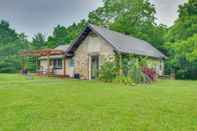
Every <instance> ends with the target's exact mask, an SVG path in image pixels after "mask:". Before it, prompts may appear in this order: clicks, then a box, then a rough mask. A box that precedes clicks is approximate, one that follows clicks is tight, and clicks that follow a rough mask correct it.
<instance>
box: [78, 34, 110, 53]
mask: <svg viewBox="0 0 197 131" xmlns="http://www.w3.org/2000/svg"><path fill="white" fill-rule="evenodd" d="M79 50H83V52H86V53H87V54H94V53H99V54H102V55H106V54H107V55H111V54H113V47H112V46H111V45H110V44H108V43H107V42H106V41H105V40H103V39H102V38H101V37H100V36H98V35H97V34H95V33H94V32H89V34H88V35H87V36H86V38H85V39H84V40H83V41H81V44H80V45H79V46H78V48H77V49H76V51H75V53H76V52H78V51H79ZM80 52H81V51H80Z"/></svg>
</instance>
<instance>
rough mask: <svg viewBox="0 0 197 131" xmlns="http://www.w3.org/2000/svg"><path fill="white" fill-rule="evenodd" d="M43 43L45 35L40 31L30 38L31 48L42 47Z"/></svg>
mask: <svg viewBox="0 0 197 131" xmlns="http://www.w3.org/2000/svg"><path fill="white" fill-rule="evenodd" d="M45 44H46V40H45V36H44V35H43V34H42V33H38V34H36V35H35V36H34V37H33V38H32V46H33V49H41V48H44V47H45Z"/></svg>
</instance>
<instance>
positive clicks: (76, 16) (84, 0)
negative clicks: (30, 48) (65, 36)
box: [0, 0, 186, 38]
mask: <svg viewBox="0 0 197 131" xmlns="http://www.w3.org/2000/svg"><path fill="white" fill-rule="evenodd" d="M150 1H151V2H152V3H153V4H155V7H156V10H157V14H156V17H157V18H158V23H162V24H166V25H168V26H170V25H172V24H173V22H174V20H175V19H176V18H177V9H178V5H180V4H183V3H184V1H186V0H150ZM99 6H102V0H0V20H2V19H3V20H7V21H9V23H10V25H11V27H12V28H14V29H15V30H16V31H17V32H24V33H25V34H26V35H27V36H28V37H29V38H30V37H32V36H33V35H34V34H36V33H38V32H42V33H44V34H45V35H46V36H48V35H50V34H51V33H52V31H53V28H54V27H55V26H56V25H58V24H60V25H64V26H69V25H71V24H72V23H73V22H78V21H80V20H81V19H83V18H87V16H88V13H89V12H90V11H92V10H95V9H96V8H98V7H99Z"/></svg>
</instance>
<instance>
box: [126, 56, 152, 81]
mask: <svg viewBox="0 0 197 131" xmlns="http://www.w3.org/2000/svg"><path fill="white" fill-rule="evenodd" d="M128 77H131V78H132V79H133V80H134V82H135V83H138V84H139V83H148V82H150V81H151V79H150V78H149V76H147V75H145V74H144V72H143V66H142V63H141V62H140V60H139V59H138V58H135V59H134V60H133V62H131V63H129V73H128Z"/></svg>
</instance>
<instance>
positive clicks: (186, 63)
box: [164, 0, 197, 79]
mask: <svg viewBox="0 0 197 131" xmlns="http://www.w3.org/2000/svg"><path fill="white" fill-rule="evenodd" d="M196 9H197V1H196V0H189V1H188V2H187V3H185V4H184V5H181V6H180V7H179V18H178V19H177V20H176V22H175V24H174V25H173V26H172V27H171V28H170V29H169V31H168V33H167V35H166V39H167V42H166V44H165V46H164V47H165V48H166V50H167V53H168V56H169V60H168V61H167V63H166V67H168V68H167V69H166V70H167V71H168V72H170V71H171V72H172V71H173V72H175V74H176V78H179V79H197V75H196V74H197V66H196V65H197V61H196V50H197V49H196V48H197V47H196V40H197V38H196V37H197V36H196V34H197V15H196V14H197V12H196Z"/></svg>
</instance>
